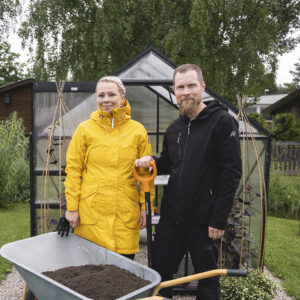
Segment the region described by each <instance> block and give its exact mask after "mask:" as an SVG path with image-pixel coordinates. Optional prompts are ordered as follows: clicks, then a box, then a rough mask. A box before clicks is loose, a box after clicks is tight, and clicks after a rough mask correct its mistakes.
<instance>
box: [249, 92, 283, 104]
mask: <svg viewBox="0 0 300 300" xmlns="http://www.w3.org/2000/svg"><path fill="white" fill-rule="evenodd" d="M285 96H287V94H274V95H262V96H260V97H259V98H258V99H257V102H256V104H254V105H253V106H255V105H272V104H274V103H276V102H277V101H279V100H280V99H282V98H284V97H285Z"/></svg>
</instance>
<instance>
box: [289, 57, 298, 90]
mask: <svg viewBox="0 0 300 300" xmlns="http://www.w3.org/2000/svg"><path fill="white" fill-rule="evenodd" d="M294 66H295V71H290V73H291V74H292V75H293V76H294V78H293V84H294V85H295V89H296V88H297V89H299V88H300V59H299V62H297V63H295V65H294Z"/></svg>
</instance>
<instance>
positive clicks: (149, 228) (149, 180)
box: [133, 161, 157, 268]
mask: <svg viewBox="0 0 300 300" xmlns="http://www.w3.org/2000/svg"><path fill="white" fill-rule="evenodd" d="M150 165H151V166H152V167H153V172H152V175H151V176H150V177H142V176H140V175H139V174H138V171H137V168H136V166H135V165H133V173H134V177H135V179H136V180H137V181H139V183H140V184H141V185H142V186H143V189H144V192H145V204H146V220H147V250H148V266H149V268H151V267H152V224H151V203H150V186H151V183H152V182H153V181H154V179H155V177H156V174H157V169H156V164H155V162H154V161H151V162H150Z"/></svg>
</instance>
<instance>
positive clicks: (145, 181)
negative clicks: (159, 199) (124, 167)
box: [133, 160, 157, 192]
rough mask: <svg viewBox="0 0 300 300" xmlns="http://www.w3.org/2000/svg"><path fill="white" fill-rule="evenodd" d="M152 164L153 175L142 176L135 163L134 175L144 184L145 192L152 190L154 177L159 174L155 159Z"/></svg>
mask: <svg viewBox="0 0 300 300" xmlns="http://www.w3.org/2000/svg"><path fill="white" fill-rule="evenodd" d="M150 165H151V166H152V167H153V172H152V175H151V176H149V177H142V176H140V175H139V173H138V171H137V167H136V166H135V164H133V173H134V177H135V179H136V180H138V181H139V182H140V184H141V185H142V186H143V188H144V192H150V184H151V182H152V181H154V179H155V177H156V175H157V169H156V164H155V162H154V161H153V160H152V161H150Z"/></svg>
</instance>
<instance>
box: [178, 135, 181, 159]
mask: <svg viewBox="0 0 300 300" xmlns="http://www.w3.org/2000/svg"><path fill="white" fill-rule="evenodd" d="M180 136H181V131H180V132H179V134H178V138H177V145H178V159H180Z"/></svg>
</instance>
